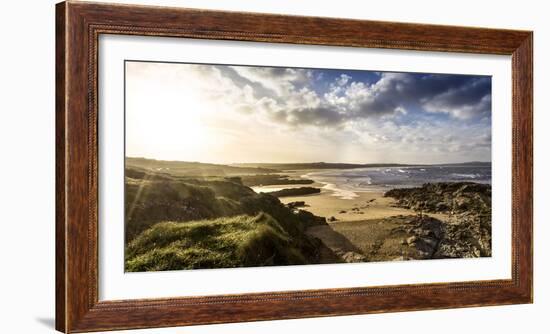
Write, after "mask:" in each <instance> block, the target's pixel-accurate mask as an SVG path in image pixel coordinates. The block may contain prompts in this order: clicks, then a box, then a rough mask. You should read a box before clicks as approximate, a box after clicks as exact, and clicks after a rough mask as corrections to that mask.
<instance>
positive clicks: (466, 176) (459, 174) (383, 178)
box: [302, 165, 491, 199]
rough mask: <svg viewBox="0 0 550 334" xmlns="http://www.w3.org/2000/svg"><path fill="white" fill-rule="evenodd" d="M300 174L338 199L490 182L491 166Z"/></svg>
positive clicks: (347, 170)
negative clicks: (428, 186)
mask: <svg viewBox="0 0 550 334" xmlns="http://www.w3.org/2000/svg"><path fill="white" fill-rule="evenodd" d="M302 177H304V178H306V179H311V180H314V181H316V182H319V183H321V184H323V185H324V186H323V188H324V189H327V190H332V191H333V192H334V196H337V197H340V198H348V199H350V198H353V197H357V194H356V192H365V191H367V192H369V191H371V192H372V191H388V190H390V189H392V188H406V187H418V186H421V185H422V184H424V183H435V182H465V181H469V182H477V183H489V184H490V183H491V167H490V166H487V165H481V166H460V165H449V166H445V165H438V166H410V167H376V168H373V167H369V168H355V169H340V170H326V171H315V172H310V173H307V174H305V175H302Z"/></svg>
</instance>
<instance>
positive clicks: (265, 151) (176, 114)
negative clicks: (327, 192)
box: [125, 61, 491, 164]
mask: <svg viewBox="0 0 550 334" xmlns="http://www.w3.org/2000/svg"><path fill="white" fill-rule="evenodd" d="M125 67H126V68H125V75H126V86H125V94H126V110H125V115H126V155H127V156H129V157H146V158H154V159H160V160H180V161H198V162H207V163H222V164H228V163H254V162H257V163H290V162H320V161H323V162H346V163H410V164H415V163H426V164H430V163H455V162H466V161H491V77H489V76H475V75H456V74H430V73H395V72H379V71H365V70H347V69H346V70H342V69H307V68H287V67H258V66H229V65H209V64H183V63H161V62H137V61H127V62H126V63H125Z"/></svg>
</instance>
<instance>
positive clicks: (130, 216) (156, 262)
mask: <svg viewBox="0 0 550 334" xmlns="http://www.w3.org/2000/svg"><path fill="white" fill-rule="evenodd" d="M126 176H127V177H126V201H125V204H126V242H127V248H126V270H129V271H143V270H175V269H185V268H220V267H236V266H261V265H284V264H300V263H328V262H330V263H334V262H338V258H337V257H336V256H335V255H334V254H333V253H332V252H331V251H330V250H329V249H328V248H326V247H325V246H324V244H323V243H322V242H321V241H319V240H318V239H316V238H313V237H310V236H307V235H306V234H305V230H306V229H307V228H308V227H310V226H314V225H319V224H325V223H326V222H325V219H324V218H322V217H317V216H315V215H313V214H311V213H310V212H307V211H303V210H299V209H291V208H288V207H286V206H285V205H284V204H282V203H281V202H280V201H279V200H278V199H277V198H276V197H274V196H271V195H269V194H256V193H255V192H254V191H253V190H252V189H250V188H248V187H246V186H244V185H243V184H242V181H241V179H240V178H238V177H230V178H224V177H218V178H189V177H172V176H168V175H164V174H161V175H157V174H155V173H153V172H150V171H148V172H145V173H143V172H141V173H140V172H139V170H138V171H137V172H136V171H135V170H133V169H127V171H126ZM131 176H132V177H131Z"/></svg>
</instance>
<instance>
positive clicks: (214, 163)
mask: <svg viewBox="0 0 550 334" xmlns="http://www.w3.org/2000/svg"><path fill="white" fill-rule="evenodd" d="M125 159H145V160H155V161H165V162H185V163H199V164H211V165H225V166H230V165H305V164H347V165H453V164H454V165H456V164H466V163H492V161H480V160H468V161H461V162H437V163H425V162H423V163H406V162H327V161H309V162H230V163H222V162H201V161H189V160H166V159H157V158H147V157H136V156H126V157H125Z"/></svg>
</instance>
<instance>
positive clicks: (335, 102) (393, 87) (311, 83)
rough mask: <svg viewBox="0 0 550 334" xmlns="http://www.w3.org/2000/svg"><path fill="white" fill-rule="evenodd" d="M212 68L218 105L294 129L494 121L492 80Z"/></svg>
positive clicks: (305, 70) (261, 68)
mask: <svg viewBox="0 0 550 334" xmlns="http://www.w3.org/2000/svg"><path fill="white" fill-rule="evenodd" d="M203 67H208V65H207V66H204V65H203ZM210 67H211V69H210V72H212V73H210V74H209V75H212V74H215V76H216V77H217V79H216V80H215V83H214V84H213V85H211V87H210V88H209V89H210V90H211V91H213V93H212V94H211V96H212V97H213V98H214V99H218V100H222V101H223V102H224V103H226V104H227V105H228V106H231V105H235V109H236V110H238V111H241V112H244V113H249V114H254V113H256V114H259V115H256V117H260V116H262V115H263V117H265V118H266V119H267V120H271V121H274V122H277V123H279V124H282V125H288V126H292V127H299V126H323V127H339V126H342V125H343V124H344V123H346V122H354V121H358V120H371V121H372V122H376V120H377V119H379V118H386V119H387V118H388V117H389V118H394V119H398V118H399V117H402V116H404V115H411V113H412V114H425V115H430V114H432V115H434V114H440V115H447V116H448V117H450V118H451V119H456V120H475V119H481V118H487V117H488V118H490V116H491V80H490V78H489V77H483V76H467V75H444V74H414V73H391V72H385V73H379V74H378V75H377V77H376V80H374V81H373V80H370V82H369V81H368V80H364V78H361V75H360V74H361V73H360V72H358V73H359V74H358V75H349V74H345V73H340V74H339V75H336V76H335V75H334V74H333V75H330V74H327V72H325V71H323V70H308V69H294V68H282V67H248V66H216V65H213V66H210ZM202 70H203V71H205V73H207V70H206V69H204V68H203V69H202ZM323 84H324V85H325V88H324V89H323V88H322V86H323ZM410 117H413V116H410Z"/></svg>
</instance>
